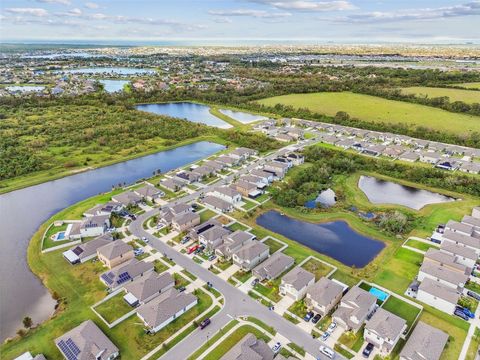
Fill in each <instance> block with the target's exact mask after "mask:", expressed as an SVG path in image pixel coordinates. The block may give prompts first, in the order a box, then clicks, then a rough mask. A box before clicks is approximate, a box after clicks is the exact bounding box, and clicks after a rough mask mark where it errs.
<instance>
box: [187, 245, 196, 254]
mask: <svg viewBox="0 0 480 360" xmlns="http://www.w3.org/2000/svg"><path fill="white" fill-rule="evenodd" d="M198 248H199V246H198V245H193V246H191V247H189V248H188V250H187V254H191V253H193V252H194V251H196V250H197V249H198Z"/></svg>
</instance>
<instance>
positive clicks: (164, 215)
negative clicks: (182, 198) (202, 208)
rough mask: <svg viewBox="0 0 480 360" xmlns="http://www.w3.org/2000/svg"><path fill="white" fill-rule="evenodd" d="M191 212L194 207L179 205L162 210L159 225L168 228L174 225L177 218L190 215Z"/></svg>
mask: <svg viewBox="0 0 480 360" xmlns="http://www.w3.org/2000/svg"><path fill="white" fill-rule="evenodd" d="M191 211H192V207H191V206H190V205H187V204H177V205H173V206H169V207H166V208H163V209H162V210H160V214H159V220H158V223H159V224H163V225H165V226H168V225H170V224H171V223H172V221H173V219H174V218H175V217H177V216H182V215H185V214H188V213H190V212H191Z"/></svg>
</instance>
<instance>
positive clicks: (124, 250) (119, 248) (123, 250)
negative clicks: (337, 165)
mask: <svg viewBox="0 0 480 360" xmlns="http://www.w3.org/2000/svg"><path fill="white" fill-rule="evenodd" d="M133 256H134V254H133V247H132V246H131V245H129V244H127V243H125V242H123V241H122V240H116V241H111V242H109V243H108V244H106V245H104V246H101V247H99V248H98V249H97V257H98V260H100V261H101V262H102V263H103V264H104V265H105V266H107V267H108V268H109V269H111V268H113V267H115V266H117V265H120V264H121V263H124V262H126V261H128V260H130V259H132V258H133Z"/></svg>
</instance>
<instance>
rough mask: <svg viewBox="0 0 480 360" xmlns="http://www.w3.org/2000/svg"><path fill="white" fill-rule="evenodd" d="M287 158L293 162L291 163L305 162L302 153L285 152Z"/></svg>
mask: <svg viewBox="0 0 480 360" xmlns="http://www.w3.org/2000/svg"><path fill="white" fill-rule="evenodd" d="M287 158H288V159H289V160H290V161H291V162H292V163H293V165H295V166H297V165H301V164H303V163H304V162H305V157H304V156H303V155H302V154H299V153H295V152H292V153H289V154H287Z"/></svg>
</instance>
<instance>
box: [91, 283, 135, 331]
mask: <svg viewBox="0 0 480 360" xmlns="http://www.w3.org/2000/svg"><path fill="white" fill-rule="evenodd" d="M124 295H125V293H124V292H123V291H122V292H120V293H118V294H117V295H115V296H114V297H112V298H110V299H108V300H107V301H105V302H104V303H101V304H100V305H98V306H97V307H96V308H95V310H96V311H97V312H98V313H99V314H100V315H102V317H103V318H104V319H105V320H107V322H108V323H110V324H111V323H112V322H114V321H115V320H117V319H119V318H120V317H122V316H123V315H125V314H126V313H128V312H129V311H132V310H133V308H132V307H130V306H128V304H127V303H126V301H125V300H123V296H124Z"/></svg>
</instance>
